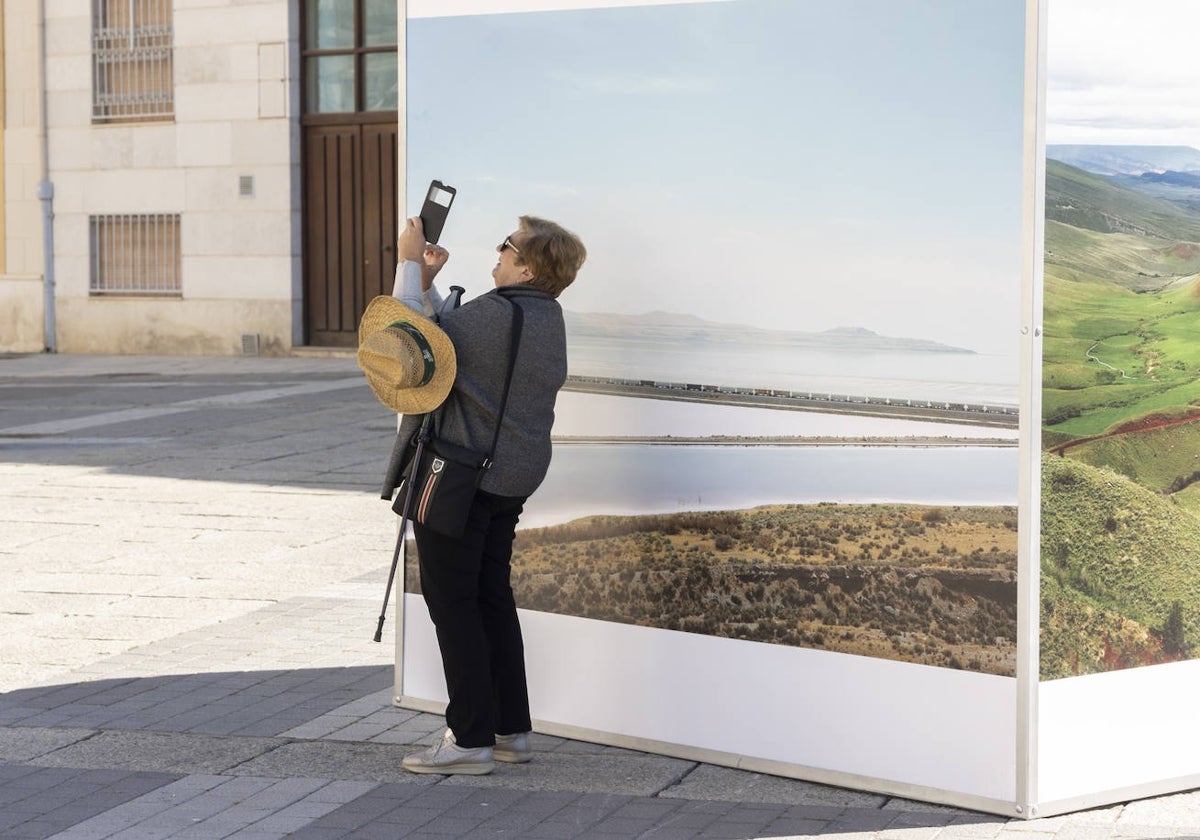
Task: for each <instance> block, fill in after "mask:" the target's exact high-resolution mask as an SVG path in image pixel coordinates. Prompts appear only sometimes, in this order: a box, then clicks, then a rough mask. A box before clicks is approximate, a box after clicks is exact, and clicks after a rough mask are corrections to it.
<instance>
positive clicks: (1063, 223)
mask: <svg viewBox="0 0 1200 840" xmlns="http://www.w3.org/2000/svg"><path fill="white" fill-rule="evenodd" d="M1047 158H1048V160H1047V166H1046V240H1045V298H1044V317H1045V345H1044V351H1043V365H1042V388H1043V390H1042V393H1043V412H1042V413H1043V417H1042V421H1043V432H1042V441H1043V450H1044V455H1043V470H1042V525H1041V527H1042V531H1041V564H1042V574H1041V676H1042V678H1043V679H1055V678H1059V677H1067V676H1073V675H1078V674H1088V673H1095V672H1101V671H1108V670H1114V669H1118V668H1129V667H1136V666H1140V665H1151V664H1155V663H1160V662H1170V661H1175V660H1181V659H1188V658H1192V657H1195V656H1197V655H1200V586H1198V585H1197V581H1198V580H1200V151H1198V150H1196V149H1194V148H1190V147H1186V146H1098V145H1097V146H1088V145H1080V146H1049V147H1048V149H1047Z"/></svg>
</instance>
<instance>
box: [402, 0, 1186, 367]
mask: <svg viewBox="0 0 1200 840" xmlns="http://www.w3.org/2000/svg"><path fill="white" fill-rule="evenodd" d="M546 2H550V0H517V2H516V3H509V2H505V3H503V4H500V5H494V4H484V6H483V8H487V9H488V10H496V9H498V8H503V9H508V8H511V7H513V6H514V5H515V6H521V7H527V6H529V5H530V4H535V5H537V6H539V7H541V6H542V5H544V4H545V3H546ZM472 3H474V5H475V6H476V7H480V6H479V2H477V0H454V2H447V3H446V5H445V6H443V5H442V3H441V0H438V2H437V4H436V6H435V4H434V0H419V1H418V0H410V2H409V14H410V19H409V21H408V37H407V49H408V65H407V126H406V130H407V155H408V160H407V178H408V185H409V186H408V195H409V200H408V204H409V205H410V206H409V207H408V212H409V214H410V215H412V214H415V213H416V212H417V211H418V209H419V206H420V199H421V198H422V197H423V195H424V190H425V186H426V185H427V184H428V183H429V181H430V180H431V179H433V178H437V179H439V180H441V181H444V182H445V183H447V184H451V185H453V186H455V187H457V188H458V196H457V199H456V201H455V204H454V208H453V209H452V210H451V213H450V218H449V221H448V222H447V225H446V228H445V231H444V233H443V236H442V243H441V244H443V245H445V246H446V247H447V248H448V249H449V250H450V251H451V254H452V258H451V260H450V263H449V264H448V265H447V267H446V269H445V270H444V272H443V274H442V278H441V279H440V280H439V285H440V286H441V287H442V288H443V289H445V288H446V287H447V286H449V285H450V284H452V283H454V284H458V285H461V286H464V287H466V289H467V296H468V297H472V296H474V295H477V294H480V293H482V292H484V291H486V290H487V289H488V288H490V286H491V276H490V271H491V268H492V266H493V265H494V264H495V258H496V256H495V252H494V247H495V244H496V243H498V242H500V241H501V240H502V239H503V238H504V237H505V235H507V234H508V233H510V232H512V231H513V230H514V229H515V227H516V217H517V216H518V215H520V214H526V213H527V214H532V215H538V216H544V217H546V218H550V219H554V220H555V221H558V222H560V223H562V224H563V225H565V226H566V227H568V228H570V229H572V230H574V231H576V232H577V233H579V234H580V235H581V237H582V238H583V240H584V242H585V243H586V244H587V247H588V250H589V259H588V262H587V264H586V265H585V266H584V268H583V271H582V272H581V273H580V276H579V279H578V281H577V282H576V284H575V285H574V286H572V287H571V288H570V289H568V290H567V291H566V292H565V293H564V294H563V297H562V302H563V305H564V306H565V307H566V308H568V309H572V310H575V311H579V312H616V313H629V314H634V313H643V312H652V311H669V312H680V313H687V314H692V315H696V316H698V317H701V318H706V319H708V320H712V321H720V322H725V323H735V324H738V323H740V324H748V325H753V326H760V327H767V328H774V329H794V330H805V331H821V330H827V329H833V328H836V327H863V328H866V329H870V330H874V331H875V332H878V333H880V334H884V335H891V336H903V337H912V338H922V339H930V340H934V341H940V342H943V343H946V344H951V345H955V346H959V347H966V348H969V349H972V350H977V351H979V352H984V353H993V354H1002V355H1012V356H1013V357H1014V358H1015V357H1016V355H1017V348H1018V346H1019V326H1020V324H1019V298H1020V270H1021V256H1020V235H1021V188H1022V166H1023V161H1022V159H1021V153H1022V118H1023V112H1024V111H1023V109H1024V101H1023V97H1024V82H1023V78H1024V43H1025V21H1024V13H1025V9H1024V3H1023V2H1017V0H969V2H968V1H967V0H904V2H898V0H838V2H836V3H831V2H828V1H827V0H731V2H719V3H710V2H703V3H667V4H652V5H644V4H643V5H638V6H617V7H610V8H591V7H593V6H597V5H600V3H599V2H583V3H570V2H568V1H567V0H559V2H553V3H552V4H551V5H554V6H556V7H560V6H566V5H570V6H576V7H577V6H585V7H588V8H575V9H572V10H564V11H537V12H528V13H509V14H474V15H468V14H457V13H456V14H455V15H454V16H447V15H450V14H451V12H452V11H454V10H455V9H457V10H458V11H459V12H461V11H462V9H463V8H465V7H466V6H470V5H472ZM1198 5H1200V3H1198ZM435 8H436V9H439V10H441V11H440V12H439V14H440V15H441V16H438V17H419V16H417V15H419V14H432V13H433V12H432V10H433V9H435Z"/></svg>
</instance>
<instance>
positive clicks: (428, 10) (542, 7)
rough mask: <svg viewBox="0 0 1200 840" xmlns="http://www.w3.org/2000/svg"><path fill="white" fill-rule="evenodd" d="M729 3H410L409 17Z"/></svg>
mask: <svg viewBox="0 0 1200 840" xmlns="http://www.w3.org/2000/svg"><path fill="white" fill-rule="evenodd" d="M727 2H730V0H408V16H409V17H410V18H423V17H449V16H452V15H487V14H495V13H497V12H556V11H562V10H564V9H601V8H613V7H616V6H663V5H667V4H669V3H727Z"/></svg>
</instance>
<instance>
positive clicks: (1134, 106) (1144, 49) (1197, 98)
mask: <svg viewBox="0 0 1200 840" xmlns="http://www.w3.org/2000/svg"><path fill="white" fill-rule="evenodd" d="M1047 15H1048V18H1049V20H1048V34H1047V42H1046V52H1047V94H1046V142H1047V143H1084V144H1098V145H1110V144H1111V145H1169V146H1176V145H1178V146H1192V147H1193V148H1197V149H1200V55H1198V54H1197V50H1196V36H1197V33H1198V32H1200V2H1197V0H1050V5H1049V7H1048V9H1047Z"/></svg>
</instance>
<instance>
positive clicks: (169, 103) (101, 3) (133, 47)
mask: <svg viewBox="0 0 1200 840" xmlns="http://www.w3.org/2000/svg"><path fill="white" fill-rule="evenodd" d="M171 3H172V0H92V71H93V72H92V120H93V121H94V122H130V121H135V120H137V121H140V120H170V119H173V118H174V115H175V84H174V69H173V50H174V41H175V29H174V18H173V13H172V8H171Z"/></svg>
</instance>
